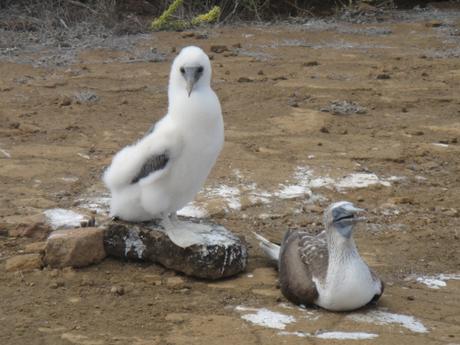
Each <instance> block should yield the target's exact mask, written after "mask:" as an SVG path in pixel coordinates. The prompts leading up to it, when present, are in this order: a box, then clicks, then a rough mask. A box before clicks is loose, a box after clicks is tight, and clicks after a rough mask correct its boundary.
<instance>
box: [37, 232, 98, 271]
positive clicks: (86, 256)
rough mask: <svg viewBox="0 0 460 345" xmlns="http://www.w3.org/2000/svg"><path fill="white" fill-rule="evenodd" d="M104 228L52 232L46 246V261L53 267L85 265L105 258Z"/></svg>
mask: <svg viewBox="0 0 460 345" xmlns="http://www.w3.org/2000/svg"><path fill="white" fill-rule="evenodd" d="M103 237H104V230H103V229H101V228H79V229H69V230H57V231H54V232H52V233H51V234H50V236H49V237H48V241H47V243H46V248H45V263H46V265H49V266H51V267H66V266H71V267H85V266H88V265H91V264H93V263H97V262H100V261H101V260H102V259H104V258H105V256H106V253H105V250H104V243H103Z"/></svg>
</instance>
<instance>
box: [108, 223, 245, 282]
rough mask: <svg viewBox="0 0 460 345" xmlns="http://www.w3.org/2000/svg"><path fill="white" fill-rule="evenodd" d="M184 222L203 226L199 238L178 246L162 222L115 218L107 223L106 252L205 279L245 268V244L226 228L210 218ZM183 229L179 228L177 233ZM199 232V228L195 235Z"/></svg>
mask: <svg viewBox="0 0 460 345" xmlns="http://www.w3.org/2000/svg"><path fill="white" fill-rule="evenodd" d="M180 224H184V225H185V226H187V227H188V226H193V228H194V229H195V230H196V229H199V230H200V229H201V230H202V231H199V232H198V238H199V239H200V240H199V241H198V242H196V243H194V244H191V245H188V246H179V245H177V244H176V243H174V242H173V241H172V240H171V239H170V238H169V236H168V235H167V234H166V233H165V232H164V229H163V227H162V226H161V225H160V224H159V222H149V223H128V222H123V221H119V220H117V221H112V222H110V223H108V224H106V225H105V231H104V247H105V250H106V253H107V255H110V256H113V257H117V258H121V259H131V260H142V261H149V262H154V263H159V264H161V265H163V266H165V267H166V268H169V269H172V270H175V271H179V272H182V273H185V274H186V275H189V276H194V277H198V278H205V279H220V278H225V277H229V276H232V275H235V274H238V273H240V272H242V271H244V269H245V268H246V265H247V257H248V255H247V248H246V244H245V243H244V242H243V241H242V240H241V239H240V238H238V237H237V236H235V235H234V234H232V233H231V232H230V231H228V230H227V229H226V228H224V227H223V226H220V225H216V224H212V223H209V222H198V221H186V222H181V223H180ZM180 231H187V230H182V229H180V228H178V229H177V233H180ZM195 235H196V232H195V234H194V236H195Z"/></svg>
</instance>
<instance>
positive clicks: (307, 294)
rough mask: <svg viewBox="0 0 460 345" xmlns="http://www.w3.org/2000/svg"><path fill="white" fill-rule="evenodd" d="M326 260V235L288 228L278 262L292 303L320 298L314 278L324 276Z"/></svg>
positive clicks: (284, 288) (284, 290) (308, 303)
mask: <svg viewBox="0 0 460 345" xmlns="http://www.w3.org/2000/svg"><path fill="white" fill-rule="evenodd" d="M321 256H322V257H321ZM327 260H328V255H327V243H326V238H325V235H323V234H320V235H318V236H311V235H309V234H308V233H306V232H303V231H295V230H289V231H288V232H287V233H286V235H285V236H284V239H283V243H282V245H281V252H280V262H279V271H280V286H281V292H282V293H283V295H284V296H285V297H286V298H287V299H289V300H290V301H292V302H293V303H296V304H304V305H313V304H314V302H315V300H316V299H317V298H318V290H317V289H316V284H315V282H314V280H313V278H320V279H321V278H322V277H323V276H325V273H324V274H323V272H322V269H324V271H327Z"/></svg>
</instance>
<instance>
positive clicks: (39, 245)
mask: <svg viewBox="0 0 460 345" xmlns="http://www.w3.org/2000/svg"><path fill="white" fill-rule="evenodd" d="M45 247H46V242H45V241H43V242H34V243H29V244H28V245H26V247H25V248H24V253H27V254H32V253H36V254H44V253H45Z"/></svg>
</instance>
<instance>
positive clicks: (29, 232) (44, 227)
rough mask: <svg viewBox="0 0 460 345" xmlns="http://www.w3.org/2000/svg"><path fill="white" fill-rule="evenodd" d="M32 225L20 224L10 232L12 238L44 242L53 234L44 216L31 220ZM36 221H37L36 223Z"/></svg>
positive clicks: (37, 216)
mask: <svg viewBox="0 0 460 345" xmlns="http://www.w3.org/2000/svg"><path fill="white" fill-rule="evenodd" d="M29 219H30V221H31V223H20V224H18V225H17V226H16V227H15V228H13V229H11V230H10V231H9V232H8V235H9V236H10V237H29V238H32V239H34V240H38V241H41V240H44V239H46V237H47V236H48V234H49V233H50V232H51V230H52V229H51V227H50V226H49V225H48V224H46V220H45V217H44V216H43V215H36V216H33V217H31V218H29ZM34 220H35V221H34Z"/></svg>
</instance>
